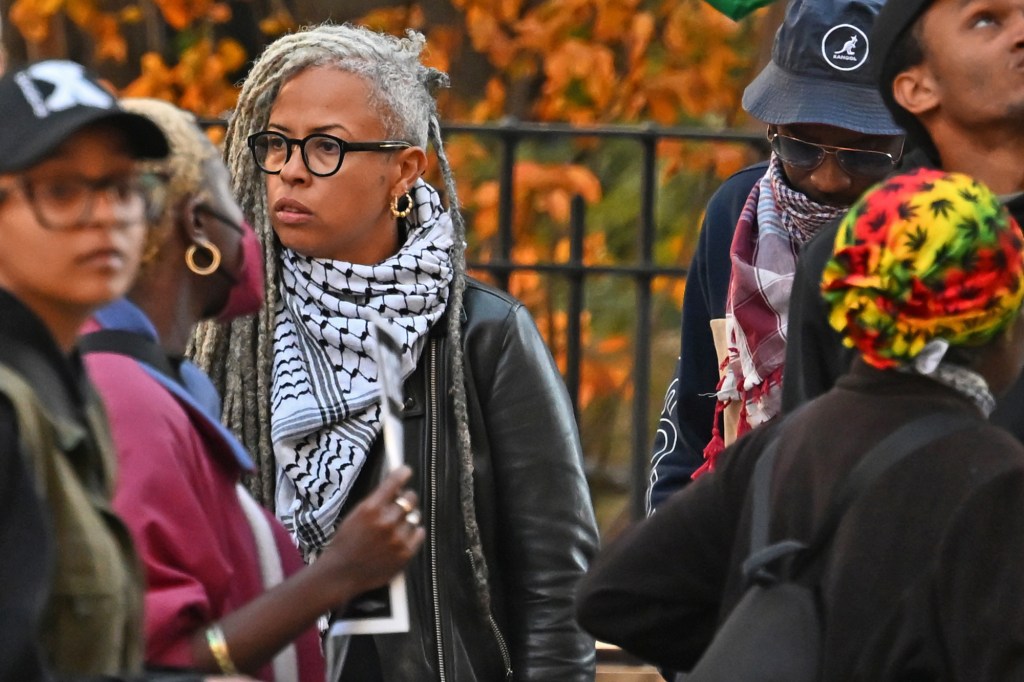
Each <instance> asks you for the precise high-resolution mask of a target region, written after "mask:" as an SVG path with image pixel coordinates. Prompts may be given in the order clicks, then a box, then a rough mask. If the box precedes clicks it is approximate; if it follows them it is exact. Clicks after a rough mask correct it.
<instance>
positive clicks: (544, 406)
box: [195, 25, 597, 682]
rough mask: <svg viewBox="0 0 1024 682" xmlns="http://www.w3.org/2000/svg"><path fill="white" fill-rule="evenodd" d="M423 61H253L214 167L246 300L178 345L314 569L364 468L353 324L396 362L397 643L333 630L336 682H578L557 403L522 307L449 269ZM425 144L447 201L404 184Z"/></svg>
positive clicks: (360, 50) (416, 175)
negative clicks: (262, 286)
mask: <svg viewBox="0 0 1024 682" xmlns="http://www.w3.org/2000/svg"><path fill="white" fill-rule="evenodd" d="M424 44H425V39H424V37H423V36H422V35H421V34H419V33H417V32H415V31H408V32H407V33H406V35H405V36H404V37H395V36H389V35H386V34H383V33H377V32H374V31H372V30H369V29H366V28H362V27H355V26H349V25H343V26H332V25H323V26H316V27H313V28H310V29H307V30H303V31H299V32H297V33H295V34H292V35H288V36H285V37H282V38H280V39H278V40H277V41H275V42H274V43H272V44H271V45H270V46H269V47H268V48H267V49H266V51H265V52H264V53H263V54H262V55H261V56H260V57H259V58H258V59H257V60H256V62H255V64H254V66H253V68H252V71H251V72H250V74H249V76H248V78H247V79H246V81H245V83H244V85H243V87H242V92H241V94H240V96H239V101H238V106H237V108H236V110H235V113H234V116H233V117H232V118H231V122H230V124H229V127H228V133H227V138H226V142H225V147H226V151H225V153H226V157H227V161H228V166H229V169H230V171H231V174H232V177H233V182H234V187H235V192H236V197H237V199H238V201H239V204H240V205H241V207H242V209H243V212H244V214H245V216H246V217H247V218H248V219H249V220H250V221H251V222H252V223H253V225H254V226H255V228H256V232H257V234H258V235H259V236H260V238H261V240H262V243H263V247H264V255H265V257H266V271H267V290H266V302H265V303H264V305H263V307H262V309H261V310H260V312H259V314H258V315H257V316H256V317H255V318H253V319H248V320H236V321H235V322H234V323H232V324H231V325H230V327H228V326H223V325H218V326H207V327H204V328H202V329H201V330H200V333H199V335H198V337H197V340H196V352H195V356H196V359H197V361H198V362H199V364H200V365H201V366H202V367H203V368H204V369H206V370H207V371H208V372H209V373H210V374H211V377H212V378H213V380H214V382H215V384H216V385H217V386H218V387H219V388H220V389H221V391H222V393H223V395H224V399H225V407H226V409H225V419H226V421H227V423H228V425H229V426H230V427H231V428H232V429H234V430H236V431H237V432H238V433H239V434H240V435H241V437H242V440H243V442H244V443H245V444H246V445H247V446H248V447H249V449H250V451H251V452H253V453H254V454H255V457H256V459H257V462H258V465H259V467H260V473H259V476H258V478H257V481H258V485H259V486H261V489H262V490H264V491H265V494H266V495H267V496H268V498H272V499H273V501H274V506H275V510H276V513H277V516H278V517H279V518H280V519H281V520H282V521H283V523H284V525H285V527H286V528H287V529H288V530H289V531H290V532H291V534H292V535H293V537H294V538H295V540H296V542H297V543H298V546H299V548H300V550H301V551H302V552H303V554H304V556H305V557H306V559H307V560H308V561H314V560H315V561H316V562H317V563H318V562H319V561H321V560H322V557H323V556H324V552H326V551H327V550H328V549H329V545H328V543H329V542H330V541H331V538H335V540H337V539H338V537H339V534H338V533H337V532H336V531H335V528H336V527H337V524H338V523H339V521H342V520H343V519H345V518H346V517H347V516H349V515H350V513H351V511H350V510H351V509H352V508H353V507H354V505H355V504H356V503H357V502H358V500H360V499H361V498H362V497H363V496H364V495H365V494H366V491H367V489H368V486H369V485H370V484H371V482H372V481H373V480H374V478H375V475H376V474H375V471H377V470H378V468H379V467H380V466H381V461H382V457H383V451H382V443H381V429H382V426H381V414H380V406H379V399H378V396H379V390H378V388H377V385H376V382H377V377H378V368H377V367H376V366H375V364H374V361H373V358H372V354H371V346H370V344H371V343H373V339H372V338H371V337H370V336H369V334H368V323H369V322H370V321H371V320H378V319H379V320H382V323H383V324H384V325H385V327H386V328H387V329H388V330H390V331H391V332H392V335H393V336H394V337H395V338H396V339H398V341H399V343H400V345H401V346H402V357H401V375H402V379H403V382H404V383H403V388H404V398H405V402H404V405H403V409H402V414H401V418H402V422H403V426H404V438H405V441H404V442H405V448H404V451H405V457H406V462H407V463H408V464H409V466H410V468H412V470H413V477H412V479H411V485H412V487H413V488H414V489H415V490H416V492H417V493H418V494H419V497H420V499H421V500H422V501H423V524H424V528H425V529H426V531H427V538H426V541H425V543H424V546H423V550H422V551H421V552H420V553H419V554H418V555H417V556H416V557H414V558H413V560H412V561H411V562H410V564H409V566H408V568H407V571H406V581H407V586H408V601H409V629H408V632H402V633H382V634H360V635H355V636H353V637H352V639H351V641H350V642H349V644H348V654H347V658H346V659H345V664H344V668H343V671H342V673H341V679H342V680H346V681H347V680H358V681H359V682H374V681H375V680H459V681H460V682H472V681H473V680H481V681H483V680H487V681H488V682H490V681H492V680H510V679H522V680H530V679H533V680H541V679H543V680H560V681H566V682H572V681H579V682H583V680H592V679H593V676H594V657H595V654H594V642H593V639H592V638H591V637H589V636H588V635H586V634H585V633H583V631H582V630H581V629H580V628H579V626H578V625H577V624H576V622H575V620H574V617H573V606H572V600H573V593H574V590H575V586H576V582H577V581H578V580H579V578H580V577H581V576H582V575H583V573H584V572H585V571H586V567H587V565H588V563H589V561H590V558H591V557H592V556H593V554H594V553H595V552H596V547H597V533H596V527H595V523H594V515H593V509H592V506H591V502H590V494H589V491H588V488H587V483H586V479H585V476H584V472H583V462H582V454H581V448H580V442H579V435H578V432H577V428H576V422H575V419H574V416H573V410H572V406H571V403H570V401H569V398H568V394H567V392H566V390H565V386H564V383H563V381H562V378H561V376H560V375H559V373H558V369H557V367H556V366H555V364H554V362H553V360H552V357H551V355H550V353H549V352H548V350H547V348H546V347H545V345H544V343H543V340H542V338H541V336H540V334H539V332H538V330H537V328H536V325H535V324H534V322H533V320H532V318H531V317H530V315H529V313H528V311H527V310H526V309H525V308H524V307H523V305H522V304H521V303H520V302H518V301H516V300H514V299H513V298H511V297H510V296H508V295H507V294H506V293H504V292H500V291H498V290H496V289H494V288H492V287H489V286H486V285H484V284H482V283H480V282H477V281H475V280H473V279H471V278H469V277H468V276H467V275H466V264H465V253H464V249H465V239H466V233H465V225H464V224H463V219H462V215H461V213H460V212H459V210H458V206H459V204H458V195H457V193H456V189H455V183H454V180H453V178H452V173H451V169H450V168H449V167H448V159H447V157H446V156H445V154H444V145H443V142H442V139H441V128H440V123H439V120H438V117H437V111H436V103H435V99H434V93H435V92H436V91H437V90H438V89H439V88H441V87H444V86H446V85H447V82H448V81H447V76H446V75H445V74H443V73H441V72H440V71H437V70H435V69H431V68H427V67H425V66H423V65H422V64H421V62H420V53H421V51H422V49H423V47H424ZM428 141H429V142H430V143H432V144H433V147H434V150H435V152H436V154H437V160H438V162H439V167H440V171H441V174H442V176H443V177H444V182H445V187H444V194H445V198H446V200H447V205H446V204H445V203H444V202H443V201H442V199H441V196H440V194H439V193H438V191H436V190H435V189H434V188H433V187H431V186H430V185H429V184H427V183H426V182H425V181H424V180H423V179H422V177H421V176H422V175H423V173H424V171H425V169H426V165H427V152H426V149H427V144H428ZM317 557H320V558H319V559H318V558H317ZM315 565H316V563H314V566H315Z"/></svg>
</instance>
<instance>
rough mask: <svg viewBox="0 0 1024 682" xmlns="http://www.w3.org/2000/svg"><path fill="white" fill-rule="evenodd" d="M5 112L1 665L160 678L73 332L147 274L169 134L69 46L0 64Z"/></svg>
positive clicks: (33, 674)
mask: <svg viewBox="0 0 1024 682" xmlns="http://www.w3.org/2000/svg"><path fill="white" fill-rule="evenodd" d="M0 120H3V122H4V123H3V126H2V127H0V231H2V233H3V240H4V248H3V249H0V452H2V453H3V456H2V457H0V500H2V505H0V548H2V552H0V583H2V585H3V589H2V590H0V614H2V617H0V679H3V680H18V681H19V682H36V681H37V680H39V681H42V680H54V679H56V680H69V679H74V680H92V679H95V680H99V679H102V680H114V679H121V680H140V679H162V678H164V677H165V676H162V675H156V674H148V673H145V672H144V671H143V668H142V662H143V661H142V576H141V575H140V573H139V571H138V566H137V556H136V553H135V549H134V547H133V544H132V541H131V538H130V535H129V533H128V530H127V528H126V527H125V525H124V523H123V522H122V521H121V520H120V519H119V518H118V517H117V516H116V515H115V514H114V512H113V510H112V507H111V501H110V496H111V493H112V487H113V480H114V477H115V463H114V455H113V451H112V449H111V447H110V434H109V430H108V424H107V422H106V419H105V416H104V412H103V408H102V406H101V404H100V402H99V399H98V398H97V396H96V393H95V391H94V389H93V387H92V385H91V384H90V383H89V381H88V380H87V379H86V376H85V373H84V369H83V367H82V362H81V359H80V356H79V354H78V352H77V350H76V348H75V341H76V338H77V336H78V331H79V329H80V327H81V326H82V325H83V324H84V323H85V322H86V321H87V320H88V318H89V316H90V315H92V313H94V312H95V311H96V310H97V309H99V308H100V307H102V306H104V305H106V304H107V303H109V302H110V301H112V300H113V299H116V298H117V297H119V296H121V295H123V294H124V292H125V291H127V289H128V287H129V286H130V285H131V283H132V280H133V278H134V277H135V274H136V272H137V270H138V267H139V263H140V260H141V257H142V252H143V248H144V244H145V240H146V236H147V225H146V223H147V214H148V213H149V212H151V211H158V210H159V209H160V197H161V195H162V184H161V182H160V179H159V178H155V177H152V176H146V175H144V174H142V173H141V172H140V169H139V167H138V165H137V161H138V160H139V159H148V158H159V157H162V156H164V155H165V154H166V153H167V142H166V140H165V138H164V136H163V133H161V132H160V129H159V128H157V127H156V126H154V125H153V124H152V123H150V122H149V121H148V120H146V119H145V118H142V117H140V116H136V115H134V114H131V113H128V112H126V111H124V110H123V109H122V108H120V107H119V106H118V103H117V100H116V99H115V97H114V96H113V95H112V94H111V93H110V92H108V91H107V90H106V89H105V88H104V87H103V86H101V85H100V84H99V82H98V81H97V80H96V79H95V78H94V77H93V76H92V75H90V74H88V73H87V72H86V71H85V70H84V68H83V67H82V66H81V65H79V64H76V63H73V62H67V61H45V62H38V63H35V64H31V65H29V66H26V67H25V68H22V69H18V70H16V71H11V72H8V73H7V74H6V75H4V76H3V78H0ZM167 679H176V680H179V681H182V682H184V681H185V680H200V679H203V678H200V677H199V676H196V675H190V676H177V677H175V678H167ZM235 679H241V678H235Z"/></svg>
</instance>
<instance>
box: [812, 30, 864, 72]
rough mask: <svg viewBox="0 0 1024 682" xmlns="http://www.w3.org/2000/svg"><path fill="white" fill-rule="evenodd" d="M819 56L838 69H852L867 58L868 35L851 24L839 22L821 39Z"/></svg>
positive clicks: (856, 67) (857, 67)
mask: <svg viewBox="0 0 1024 682" xmlns="http://www.w3.org/2000/svg"><path fill="white" fill-rule="evenodd" d="M821 56H823V57H824V58H825V61H826V62H828V65H829V66H831V67H832V68H833V69H836V70H838V71H854V70H856V69H859V68H860V67H862V66H863V65H864V62H866V61H867V59H868V37H867V35H866V34H865V33H864V31H862V30H860V29H859V28H857V27H856V26H854V25H852V24H839V25H838V26H833V27H832V28H830V29H829V31H828V33H826V34H825V37H824V38H822V39H821Z"/></svg>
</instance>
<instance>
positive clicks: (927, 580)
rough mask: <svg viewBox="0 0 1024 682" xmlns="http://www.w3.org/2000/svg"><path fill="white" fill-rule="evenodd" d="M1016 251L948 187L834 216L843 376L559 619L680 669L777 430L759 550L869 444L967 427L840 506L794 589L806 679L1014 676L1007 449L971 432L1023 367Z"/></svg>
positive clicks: (822, 509) (600, 576) (811, 511)
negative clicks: (813, 647) (812, 607)
mask: <svg viewBox="0 0 1024 682" xmlns="http://www.w3.org/2000/svg"><path fill="white" fill-rule="evenodd" d="M1022 249H1024V234H1022V233H1021V231H1020V228H1019V226H1017V224H1016V222H1015V221H1013V220H1012V219H1011V217H1010V216H1009V214H1008V213H1007V212H1006V210H1005V207H1003V206H1001V205H1000V203H999V201H998V200H997V198H996V196H995V195H994V194H993V193H992V192H991V191H990V190H988V189H986V188H985V187H983V186H982V185H980V183H978V182H976V181H974V180H972V179H970V178H968V177H967V176H964V175H958V174H946V173H942V172H940V171H935V170H920V171H917V172H915V173H912V174H909V175H902V176H897V177H895V178H893V179H891V180H890V181H888V182H887V183H885V184H884V185H882V186H880V187H879V188H876V189H875V190H873V191H871V192H869V193H868V194H867V195H865V197H864V198H863V199H862V200H861V201H859V202H858V203H856V204H854V206H853V208H852V209H851V211H850V213H849V215H848V216H847V218H846V220H845V221H844V222H843V224H842V228H841V230H840V234H839V237H838V238H837V241H836V246H835V254H834V256H833V258H832V259H831V260H830V261H829V264H828V267H827V269H826V273H825V282H824V285H823V288H824V291H825V295H826V296H827V298H828V301H829V312H830V317H829V319H830V322H831V324H832V326H833V327H835V328H837V329H839V330H840V331H841V333H842V335H843V338H844V340H845V342H846V343H848V344H850V345H852V346H853V347H855V348H856V350H857V353H858V359H857V361H856V362H855V363H854V366H853V368H852V369H851V371H850V372H849V373H847V374H846V375H844V376H843V377H842V378H841V379H840V380H839V382H838V383H837V385H836V386H835V387H834V388H833V389H832V390H831V391H829V392H828V393H826V394H825V395H823V396H821V397H820V398H818V399H817V400H815V401H813V402H811V403H809V404H808V405H806V406H805V407H804V408H803V409H801V410H800V411H799V412H796V413H794V414H793V415H792V416H791V417H788V418H785V419H783V420H781V421H776V422H773V423H772V424H770V425H768V426H766V427H765V428H763V429H757V430H755V431H754V432H752V433H751V434H749V435H748V436H746V437H744V438H741V439H740V440H738V441H737V442H736V443H735V444H734V445H733V446H731V447H730V448H728V449H726V450H725V452H723V454H722V457H721V461H720V466H719V468H718V469H716V471H715V472H714V473H712V474H709V475H707V476H704V477H701V478H700V479H698V480H697V481H695V482H694V483H693V484H692V485H690V486H688V487H687V488H686V489H684V490H683V491H682V492H680V493H679V494H677V495H675V496H673V498H672V499H670V500H669V501H668V502H667V503H666V504H665V505H664V506H663V507H662V508H661V509H659V510H658V513H657V514H655V515H654V516H653V517H651V518H650V519H648V520H646V521H644V522H643V523H641V524H640V525H639V526H638V527H635V528H633V529H632V530H631V531H628V532H627V533H626V534H625V536H624V537H622V538H620V539H619V540H618V541H616V542H615V543H614V544H613V545H611V546H610V547H608V548H607V549H606V550H605V551H603V552H602V554H601V555H600V556H599V557H598V560H597V562H596V563H595V565H594V568H593V569H592V570H591V572H590V573H589V574H588V576H587V577H586V578H585V579H584V581H583V583H582V584H581V588H580V591H579V595H578V602H577V607H578V611H577V613H578V618H579V620H580V622H581V623H582V624H583V626H584V627H585V628H587V629H588V630H589V631H590V632H592V633H593V634H594V635H596V636H597V637H598V638H600V639H602V640H604V641H609V642H612V643H615V644H618V645H619V646H621V647H623V648H624V649H626V650H627V651H630V652H632V653H634V654H636V655H638V656H640V657H641V658H643V659H645V660H649V661H651V662H654V663H657V664H659V665H663V666H668V667H671V668H673V669H679V670H690V669H692V668H693V666H694V665H695V664H696V662H697V661H698V660H699V659H700V658H701V655H702V653H703V652H704V650H705V648H706V647H707V646H708V644H709V642H710V641H711V639H712V637H713V636H714V634H715V632H716V629H717V628H718V626H719V625H720V624H721V623H722V621H724V620H725V618H726V617H727V616H728V615H729V613H730V611H731V610H732V608H733V606H735V605H736V603H737V602H738V600H739V599H740V597H741V596H742V595H743V593H744V591H745V589H746V587H747V583H746V582H745V581H744V580H743V578H742V571H741V565H742V563H743V561H744V560H745V559H746V558H747V556H748V553H749V549H750V538H751V533H750V518H751V514H750V508H751V507H750V505H751V501H750V494H749V485H750V480H751V477H752V472H753V469H754V465H755V463H756V462H757V460H758V458H759V457H760V455H761V453H762V452H763V451H764V449H765V447H766V446H767V445H768V443H770V442H771V441H772V440H773V439H774V438H775V437H776V436H777V435H778V434H779V433H780V432H781V433H782V434H783V437H782V438H781V439H780V440H779V441H778V443H779V445H778V452H777V459H776V461H775V465H774V468H773V474H772V483H773V485H772V490H773V495H772V498H771V509H772V511H771V517H770V523H769V542H770V543H774V542H778V541H779V540H782V539H788V538H792V539H795V540H798V541H801V542H804V543H806V542H808V541H809V540H810V539H811V537H812V536H814V534H815V532H816V530H817V529H818V528H819V526H820V525H821V523H822V521H823V517H824V516H825V513H826V509H827V508H828V507H829V504H830V503H831V502H832V497H833V496H834V494H835V491H836V489H837V486H838V485H840V484H842V483H843V482H844V480H845V479H846V477H847V475H848V473H849V472H850V471H851V470H852V469H853V468H854V466H855V465H857V464H858V463H859V462H860V461H861V459H862V458H863V457H864V456H865V453H867V452H868V451H869V450H871V449H872V448H873V446H874V445H875V444H876V443H878V442H880V441H882V440H883V439H884V438H886V437H887V436H889V435H890V434H892V433H894V432H895V431H896V430H897V429H899V428H900V427H902V426H903V425H905V424H908V423H910V422H912V421H915V420H917V419H918V418H920V417H922V416H925V415H935V414H949V415H962V416H963V417H966V418H968V419H969V420H971V419H973V420H974V423H973V425H971V426H968V427H967V428H966V429H963V430H959V431H956V432H953V433H951V434H949V435H945V436H943V437H941V438H938V439H936V440H935V441H933V442H932V443H931V444H930V445H928V446H926V447H924V448H918V449H917V451H915V452H912V453H911V454H909V455H908V456H907V457H906V458H905V459H903V460H902V461H900V462H899V463H898V464H896V465H895V466H893V467H892V468H890V469H888V470H886V471H885V472H884V473H883V474H882V476H881V477H880V478H879V479H876V480H875V481H874V483H872V484H871V485H869V486H868V487H867V489H866V490H864V491H863V492H862V493H861V494H860V495H859V496H858V497H857V498H856V499H855V500H854V501H853V503H852V504H851V505H850V506H849V507H848V508H847V510H846V512H845V514H844V515H843V517H842V520H841V522H840V524H839V526H838V528H837V530H836V532H835V535H834V536H833V538H832V541H831V548H830V550H829V551H828V552H827V553H826V554H825V555H824V556H823V557H822V561H821V564H820V565H819V566H818V567H817V569H816V573H815V575H814V576H813V580H815V581H817V584H818V585H819V589H820V601H821V606H822V616H823V625H822V634H823V640H822V647H821V661H822V663H821V669H820V679H823V680H829V681H830V682H834V681H836V680H871V681H872V682H877V681H884V680H905V679H915V680H916V679H920V680H1009V679H1020V676H1021V674H1022V672H1024V651H1022V650H1021V648H1020V646H1019V643H1020V641H1022V639H1024V613H1022V611H1021V609H1020V608H1019V605H1020V604H1021V603H1022V600H1024V516H1022V513H1024V446H1022V445H1021V444H1020V443H1019V442H1018V441H1017V440H1016V439H1014V438H1013V437H1012V436H1011V435H1010V434H1009V433H1007V432H1005V431H1004V430H1003V429H1000V428H998V427H996V426H993V425H991V424H989V423H988V422H987V421H986V420H985V417H986V415H988V414H989V413H990V412H991V410H992V408H993V406H994V404H995V398H994V396H995V395H998V394H1000V393H1001V392H1003V391H1005V390H1006V389H1007V388H1008V387H1009V385H1010V384H1011V383H1012V382H1013V381H1014V380H1015V379H1016V377H1017V376H1018V375H1019V374H1020V371H1021V367H1022V366H1024V318H1022V316H1020V314H1019V312H1020V307H1021V302H1022V299H1024V251H1022Z"/></svg>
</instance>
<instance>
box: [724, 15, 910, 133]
mask: <svg viewBox="0 0 1024 682" xmlns="http://www.w3.org/2000/svg"><path fill="white" fill-rule="evenodd" d="M891 2H902V0H891ZM881 6H882V0H792V1H791V2H790V4H789V6H788V7H787V9H786V17H785V20H784V21H783V23H782V26H780V27H779V30H778V32H777V33H776V34H775V42H774V43H773V44H772V58H771V61H770V62H769V63H768V65H767V66H766V67H765V68H764V69H763V70H762V71H761V73H760V74H758V76H757V78H755V79H754V80H753V82H751V83H750V85H748V86H747V88H746V90H745V91H744V92H743V108H744V109H746V110H747V111H748V112H749V113H750V114H751V115H753V116H755V117H756V118H758V119H759V120H761V121H764V122H765V123H772V124H780V125H784V124H792V123H818V124H822V125H830V126H836V127H838V128H845V129H847V130H855V131H857V132H861V133H865V134H868V135H902V134H903V130H902V129H901V128H900V127H899V126H898V125H896V123H895V122H894V121H893V120H892V116H891V115H890V114H889V111H888V109H886V106H885V104H884V103H883V102H882V100H881V99H880V98H879V96H878V88H877V86H876V84H875V79H874V74H873V72H872V69H871V64H872V63H874V62H875V61H876V60H877V55H876V50H875V47H874V45H873V44H871V41H870V40H869V39H868V32H869V31H870V30H871V26H872V24H873V23H875V17H876V15H877V14H878V11H879V9H880V8H881Z"/></svg>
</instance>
